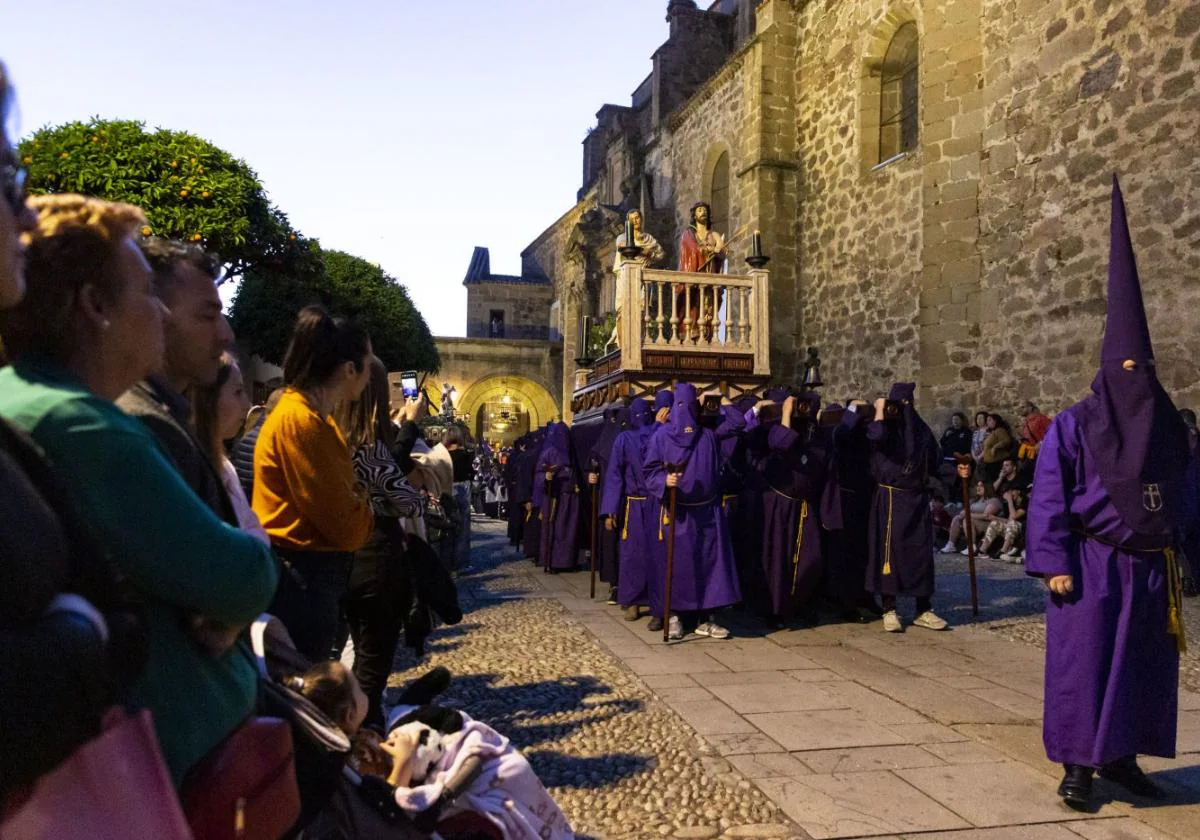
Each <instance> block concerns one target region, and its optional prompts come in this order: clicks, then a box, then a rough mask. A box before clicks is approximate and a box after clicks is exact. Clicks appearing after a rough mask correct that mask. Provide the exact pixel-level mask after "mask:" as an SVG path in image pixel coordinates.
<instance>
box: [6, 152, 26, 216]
mask: <svg viewBox="0 0 1200 840" xmlns="http://www.w3.org/2000/svg"><path fill="white" fill-rule="evenodd" d="M28 177H29V172H28V171H26V170H25V169H23V168H22V167H20V166H15V165H13V164H6V165H4V166H0V198H3V199H4V200H5V201H6V202H8V206H9V207H11V208H12V211H13V214H14V215H18V216H19V215H20V214H21V213H24V212H25V199H26V198H28V197H29V195H28V193H27V192H26V182H27V180H28Z"/></svg>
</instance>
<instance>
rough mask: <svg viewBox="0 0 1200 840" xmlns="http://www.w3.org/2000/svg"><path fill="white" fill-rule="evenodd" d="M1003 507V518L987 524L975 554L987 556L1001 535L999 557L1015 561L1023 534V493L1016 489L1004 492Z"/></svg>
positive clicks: (1025, 509)
mask: <svg viewBox="0 0 1200 840" xmlns="http://www.w3.org/2000/svg"><path fill="white" fill-rule="evenodd" d="M1004 505H1005V510H1004V516H1003V517H997V518H994V519H992V521H991V522H989V523H988V527H987V530H986V531H984V533H983V539H981V540H980V541H979V551H978V552H976V553H978V554H987V553H988V550H989V549H990V548H991V547H992V545H993V544H994V543H995V542H996V540H997V539H999V538H1000V536H1001V535H1003V536H1004V543H1003V544H1002V545H1001V546H1000V556H1001V557H1002V558H1005V559H1013V560H1015V559H1016V558H1018V557H1020V556H1021V546H1020V540H1021V538H1022V537H1023V536H1024V533H1025V514H1026V512H1027V510H1028V498H1027V497H1026V495H1025V493H1024V492H1023V491H1021V490H1018V489H1016V488H1013V489H1011V490H1006V491H1005V493H1004Z"/></svg>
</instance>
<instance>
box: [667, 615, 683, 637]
mask: <svg viewBox="0 0 1200 840" xmlns="http://www.w3.org/2000/svg"><path fill="white" fill-rule="evenodd" d="M682 638H683V622H681V621H680V620H679V616H677V615H673V616H671V620H670V622H669V623H668V624H667V639H668V640H669V641H672V642H677V641H679V640H680V639H682Z"/></svg>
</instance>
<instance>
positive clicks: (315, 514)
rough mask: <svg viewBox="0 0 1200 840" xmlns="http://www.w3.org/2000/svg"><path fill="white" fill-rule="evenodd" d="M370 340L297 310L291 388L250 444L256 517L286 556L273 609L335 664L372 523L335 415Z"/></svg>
mask: <svg viewBox="0 0 1200 840" xmlns="http://www.w3.org/2000/svg"><path fill="white" fill-rule="evenodd" d="M370 357H371V339H370V336H368V335H367V331H366V330H365V329H363V328H362V327H361V326H359V325H358V324H355V323H354V322H352V321H348V320H346V319H343V318H334V317H332V316H330V314H329V313H328V312H326V311H325V310H324V309H323V308H322V307H320V306H308V307H305V308H304V309H302V310H301V311H300V315H299V317H298V318H297V319H296V326H295V328H294V329H293V331H292V340H291V343H290V344H289V345H288V349H287V353H286V355H285V356H284V360H283V379H284V384H285V390H284V393H283V397H282V398H281V399H280V400H279V404H278V405H277V406H276V407H275V410H274V411H272V412H271V414H270V416H269V417H267V419H266V421H265V422H264V423H263V426H262V431H261V432H260V433H259V436H258V443H257V444H256V445H255V448H254V500H253V503H252V505H253V507H254V512H255V513H257V514H258V518H259V519H260V520H261V521H262V524H263V528H265V529H266V531H267V534H268V535H269V536H270V538H271V545H272V546H274V548H275V551H276V553H278V554H279V557H280V558H281V559H282V560H283V564H284V567H285V568H284V571H283V574H282V576H281V578H280V584H279V591H278V592H277V593H276V596H275V602H274V604H273V605H272V608H271V611H272V612H273V613H274V614H275V615H276V616H278V617H279V618H280V619H281V620H282V621H283V623H284V624H285V625H286V626H287V628H288V631H289V632H290V633H291V635H292V639H293V641H294V642H295V643H296V648H297V649H298V650H299V651H300V652H301V653H303V654H304V655H305V656H307V657H309V658H310V659H313V660H321V659H326V658H329V657H330V656H331V655H334V654H333V653H332V649H333V644H334V638H335V636H336V635H337V626H338V609H339V601H340V600H341V598H342V595H343V594H345V591H346V583H347V578H348V576H349V573H350V562H351V560H352V558H353V554H354V552H355V551H357V550H358V549H359V548H361V547H362V546H363V544H364V543H366V541H367V538H368V537H369V536H370V535H371V531H372V528H373V527H374V520H373V517H372V514H371V506H370V502H369V500H368V499H367V494H366V491H365V489H364V488H363V487H362V486H361V485H359V484H358V482H357V480H356V479H355V477H354V467H353V463H352V461H351V456H350V450H349V449H348V448H347V446H346V440H345V438H344V437H342V433H341V431H340V430H339V429H338V427H337V424H336V423H335V422H334V420H333V417H332V416H331V413H332V411H333V409H334V407H335V406H336V405H338V404H339V403H341V402H344V401H349V400H354V399H357V398H358V395H359V394H361V393H362V391H363V388H365V387H366V384H367V381H368V379H369V377H370V367H369V364H368V362H369V359H370Z"/></svg>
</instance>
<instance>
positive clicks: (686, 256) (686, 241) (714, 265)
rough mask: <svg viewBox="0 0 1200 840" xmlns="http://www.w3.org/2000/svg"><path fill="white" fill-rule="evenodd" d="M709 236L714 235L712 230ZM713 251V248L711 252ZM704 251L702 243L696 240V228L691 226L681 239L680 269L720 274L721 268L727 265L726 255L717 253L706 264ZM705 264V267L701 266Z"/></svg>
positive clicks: (711, 237)
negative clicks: (701, 246)
mask: <svg viewBox="0 0 1200 840" xmlns="http://www.w3.org/2000/svg"><path fill="white" fill-rule="evenodd" d="M709 238H710V241H711V239H713V238H715V237H713V236H712V231H709ZM709 253H711V250H710V252H709ZM707 259H708V257H706V256H705V254H704V251H703V250H701V248H700V243H699V242H697V241H696V229H695V228H693V227H689V228H688V229H687V230H685V231H684V232H683V236H682V237H681V238H680V240H679V270H680V271H693V272H695V271H704V272H706V273H708V274H720V273H721V269H722V268H724V267H725V255H724V254H717V255H716V256H714V257H713V258H712V260H709V261H708V264H707V265H705V260H707ZM701 266H704V268H701Z"/></svg>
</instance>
